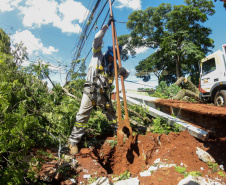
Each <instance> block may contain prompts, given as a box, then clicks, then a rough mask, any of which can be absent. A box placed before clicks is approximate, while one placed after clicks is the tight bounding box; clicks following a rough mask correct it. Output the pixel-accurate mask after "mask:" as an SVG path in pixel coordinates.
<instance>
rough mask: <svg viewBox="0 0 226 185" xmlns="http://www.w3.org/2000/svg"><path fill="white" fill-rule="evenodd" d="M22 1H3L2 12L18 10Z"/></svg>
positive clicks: (1, 4)
mask: <svg viewBox="0 0 226 185" xmlns="http://www.w3.org/2000/svg"><path fill="white" fill-rule="evenodd" d="M21 1H22V0H1V1H0V12H7V11H12V10H14V9H15V8H17V6H18V4H19V3H20V2H21Z"/></svg>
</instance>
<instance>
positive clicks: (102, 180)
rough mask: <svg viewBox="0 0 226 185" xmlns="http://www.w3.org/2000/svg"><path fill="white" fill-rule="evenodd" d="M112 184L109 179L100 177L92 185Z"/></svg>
mask: <svg viewBox="0 0 226 185" xmlns="http://www.w3.org/2000/svg"><path fill="white" fill-rule="evenodd" d="M109 184H110V182H109V180H108V178H107V177H100V178H99V179H97V180H96V181H95V182H93V183H92V184H91V185H109Z"/></svg>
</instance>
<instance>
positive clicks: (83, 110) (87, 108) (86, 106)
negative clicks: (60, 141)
mask: <svg viewBox="0 0 226 185" xmlns="http://www.w3.org/2000/svg"><path fill="white" fill-rule="evenodd" d="M84 91H85V92H88V93H89V92H90V87H85V88H84ZM93 96H94V99H95V100H97V105H98V106H99V107H101V108H105V104H106V97H105V96H104V95H103V94H102V93H97V92H94V95H93ZM92 110H93V105H92V102H91V100H90V98H89V97H88V95H87V94H86V93H83V96H82V101H81V105H80V109H79V112H78V113H77V115H76V123H75V125H74V127H73V129H72V132H71V134H70V136H69V141H70V142H71V143H73V144H77V143H79V142H80V141H81V138H82V136H83V135H84V133H85V130H86V127H87V126H88V121H89V118H90V115H91V113H92ZM105 114H106V116H107V119H108V121H109V123H113V124H114V123H115V124H116V119H117V117H116V115H115V114H114V113H113V111H112V110H111V109H107V110H106V112H105Z"/></svg>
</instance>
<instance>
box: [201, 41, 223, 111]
mask: <svg viewBox="0 0 226 185" xmlns="http://www.w3.org/2000/svg"><path fill="white" fill-rule="evenodd" d="M222 49H223V51H221V50H218V51H216V52H214V53H213V54H210V55H209V56H207V57H205V58H204V59H202V60H201V63H200V80H199V91H200V93H199V97H200V99H202V100H204V101H208V102H213V103H214V105H216V106H220V107H226V44H224V45H223V46H222Z"/></svg>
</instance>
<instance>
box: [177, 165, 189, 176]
mask: <svg viewBox="0 0 226 185" xmlns="http://www.w3.org/2000/svg"><path fill="white" fill-rule="evenodd" d="M186 169H187V168H185V167H182V166H175V171H177V172H179V173H181V174H183V175H184V174H185V173H186Z"/></svg>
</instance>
